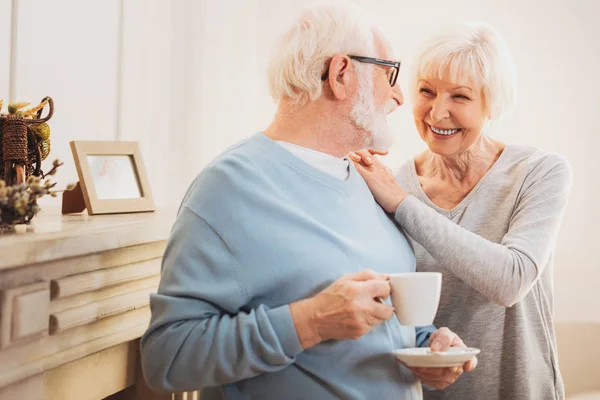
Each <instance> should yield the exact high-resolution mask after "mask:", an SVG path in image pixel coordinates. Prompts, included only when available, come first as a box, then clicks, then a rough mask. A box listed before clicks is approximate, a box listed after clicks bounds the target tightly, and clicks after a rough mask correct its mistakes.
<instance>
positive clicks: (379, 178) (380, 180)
mask: <svg viewBox="0 0 600 400" xmlns="http://www.w3.org/2000/svg"><path fill="white" fill-rule="evenodd" d="M375 155H387V152H379V151H375V150H359V151H356V152H351V153H350V154H348V157H349V158H350V160H352V162H353V163H354V165H355V166H356V169H357V170H358V172H359V173H360V174H361V176H362V177H363V179H364V180H365V182H366V183H367V185H368V186H369V189H371V192H372V193H373V197H374V198H375V200H376V201H377V202H378V203H379V205H380V206H381V207H382V208H383V209H384V210H385V211H386V212H388V213H394V212H395V211H396V209H397V208H398V206H399V205H400V203H402V201H403V200H404V199H405V198H406V196H408V194H407V193H406V192H405V191H404V189H402V187H401V186H400V184H399V183H398V181H396V178H394V174H392V171H391V170H390V169H389V168H388V167H387V166H386V165H384V164H383V163H382V162H381V161H380V160H378V159H377V158H376V157H375Z"/></svg>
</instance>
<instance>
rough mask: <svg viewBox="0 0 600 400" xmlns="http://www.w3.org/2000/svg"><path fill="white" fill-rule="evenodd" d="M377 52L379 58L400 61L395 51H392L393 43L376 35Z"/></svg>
mask: <svg viewBox="0 0 600 400" xmlns="http://www.w3.org/2000/svg"><path fill="white" fill-rule="evenodd" d="M375 51H376V52H377V55H376V57H377V58H381V59H384V60H390V61H398V59H397V58H396V56H395V54H394V50H393V49H392V45H391V43H390V42H389V41H388V40H387V39H385V38H383V37H381V36H380V35H375Z"/></svg>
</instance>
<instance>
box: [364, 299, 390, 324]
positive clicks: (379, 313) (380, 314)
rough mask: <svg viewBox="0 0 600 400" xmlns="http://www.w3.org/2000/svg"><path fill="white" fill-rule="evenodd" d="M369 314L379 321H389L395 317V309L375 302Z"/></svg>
mask: <svg viewBox="0 0 600 400" xmlns="http://www.w3.org/2000/svg"><path fill="white" fill-rule="evenodd" d="M369 314H371V316H372V317H374V318H377V319H378V320H381V321H389V320H390V319H392V317H393V316H394V308H393V307H392V306H390V305H389V304H381V303H379V302H373V306H372V307H371V310H370V311H369Z"/></svg>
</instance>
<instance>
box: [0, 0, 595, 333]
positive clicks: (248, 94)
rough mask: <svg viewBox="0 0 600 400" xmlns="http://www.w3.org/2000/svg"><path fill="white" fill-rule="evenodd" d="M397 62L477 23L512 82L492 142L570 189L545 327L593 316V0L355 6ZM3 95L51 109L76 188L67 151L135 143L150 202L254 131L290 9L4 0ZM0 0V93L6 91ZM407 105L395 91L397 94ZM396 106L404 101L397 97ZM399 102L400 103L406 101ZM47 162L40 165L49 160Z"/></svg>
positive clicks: (397, 124)
mask: <svg viewBox="0 0 600 400" xmlns="http://www.w3.org/2000/svg"><path fill="white" fill-rule="evenodd" d="M358 2H359V3H361V4H363V5H364V6H365V7H366V8H368V9H369V10H371V11H373V12H374V13H375V14H376V15H377V16H378V19H379V21H380V22H381V25H382V27H383V28H384V30H385V31H386V32H387V33H388V36H389V37H390V39H391V42H392V44H393V46H394V49H395V51H396V53H397V55H398V56H399V57H400V58H401V59H403V60H404V62H403V67H402V72H401V76H400V80H399V81H400V84H401V85H402V86H403V87H406V81H407V74H406V72H407V70H408V67H409V65H410V57H411V54H413V53H414V50H415V48H416V46H417V44H418V43H419V42H420V41H421V40H422V39H423V38H425V37H426V36H427V35H429V34H431V33H432V32H433V31H434V30H435V29H437V28H438V27H439V26H441V25H444V24H446V23H450V22H454V21H459V20H484V21H488V22H491V23H492V24H493V25H494V26H496V28H498V29H499V30H500V31H501V33H502V34H503V35H504V36H505V38H506V40H507V42H508V44H509V46H510V48H511V49H512V52H513V55H514V58H515V60H516V63H517V66H518V68H519V73H520V83H519V84H520V87H519V89H520V104H519V108H518V110H517V112H516V114H515V116H514V117H513V118H512V119H510V120H508V121H507V122H506V123H505V124H504V125H502V126H497V127H494V131H493V135H494V136H495V137H497V138H498V139H500V140H505V141H507V142H513V143H523V144H531V145H535V146H539V147H542V148H545V149H547V150H551V151H556V152H560V153H562V154H564V155H565V156H566V157H567V158H568V159H569V160H570V162H571V164H572V165H573V169H574V172H575V184H574V187H573V192H572V197H571V202H570V205H569V208H568V210H567V213H566V215H565V220H564V223H563V229H562V232H561V235H560V238H559V241H558V245H557V262H556V274H555V276H556V310H557V319H558V320H559V321H596V322H600V312H599V311H598V310H599V309H600V295H598V294H597V292H596V290H594V289H596V288H598V287H600V273H599V271H598V268H599V267H600V255H599V252H597V251H596V249H595V247H596V242H595V239H594V237H595V236H596V235H594V233H595V228H596V227H597V226H600V212H599V211H598V207H597V206H596V199H597V198H599V197H600V189H599V184H598V181H599V180H598V178H597V177H596V176H595V172H596V171H597V170H598V161H597V160H598V156H597V149H598V148H599V147H600V138H599V135H598V133H597V132H596V131H597V128H596V125H597V121H596V119H597V118H596V117H597V116H598V115H600V97H599V96H598V93H600V77H599V76H598V72H597V71H598V68H599V67H598V66H599V65H600V46H598V44H597V41H598V39H600V25H599V24H597V23H596V22H597V21H596V19H597V17H598V16H600V2H598V1H596V0H572V1H567V0H505V1H497V0H458V1H454V2H449V1H446V0H429V1H427V2H422V1H398V0H359V1H358ZM16 3H17V4H18V29H17V31H18V38H17V43H16V44H17V59H16V64H17V70H16V71H13V72H12V75H11V79H12V80H13V83H14V86H15V88H16V95H17V99H19V100H31V101H37V100H39V99H41V98H42V97H43V96H45V95H51V96H53V97H54V99H55V101H56V114H55V117H54V118H53V119H52V121H51V126H52V128H53V136H52V139H53V156H54V157H59V158H61V159H63V160H65V161H66V162H67V163H68V165H66V166H65V168H64V169H63V171H61V172H60V174H59V175H58V178H59V180H60V181H61V183H65V184H66V183H67V182H71V181H73V180H75V179H76V174H75V169H74V166H73V165H72V161H71V155H70V151H69V149H68V142H69V141H70V140H75V139H79V140H82V139H85V140H116V139H120V140H138V141H139V142H140V145H141V147H142V152H143V156H144V158H145V163H146V167H147V169H148V172H149V174H150V180H151V184H152V187H153V192H154V194H155V197H156V199H157V202H158V204H159V205H161V206H164V205H168V204H177V203H178V202H179V200H180V198H181V196H182V194H183V192H184V190H185V189H186V187H187V185H188V184H189V182H190V181H191V179H192V178H193V177H194V176H195V175H196V174H197V173H198V171H199V170H200V169H201V168H202V167H203V166H205V165H206V164H207V163H208V162H209V161H210V160H212V159H213V158H214V157H216V156H217V155H218V154H219V153H220V152H221V151H223V150H224V149H225V148H226V147H227V146H229V145H231V144H233V143H235V142H237V141H238V140H240V139H242V138H244V137H247V136H249V135H250V134H252V133H253V132H256V131H257V130H260V129H262V128H264V127H265V126H266V125H267V124H268V123H269V121H270V118H271V117H272V114H273V112H274V111H275V106H274V104H273V103H272V101H271V99H270V97H269V95H268V91H267V86H266V79H265V70H266V66H267V62H268V58H269V55H270V52H271V49H272V47H273V44H274V43H275V40H276V39H277V37H278V35H279V34H280V33H281V32H282V31H283V30H284V29H285V28H286V27H287V26H288V24H289V22H290V20H291V18H292V16H293V15H294V14H295V12H296V11H297V10H298V9H299V8H300V7H302V6H303V5H304V4H306V3H308V1H306V0H244V1H239V0H178V1H164V0H103V1H78V0H53V1H47V0H17V2H16ZM10 4H11V1H10V0H0V55H2V56H1V57H0V98H5V99H6V98H7V96H8V93H7V92H8V72H7V67H8V64H9V40H8V39H7V38H9V37H10V35H9V33H10V29H9V27H8V26H9V23H10V18H9V17H8V16H9V15H10ZM407 97H408V96H407ZM407 100H408V98H407ZM407 103H408V102H407ZM389 121H390V124H391V126H392V128H393V129H394V130H395V131H396V132H398V136H399V140H398V143H397V145H396V146H395V148H394V149H393V151H392V154H391V155H390V157H389V158H388V163H389V164H390V165H392V166H398V165H399V164H401V163H402V162H404V161H405V160H406V159H408V158H409V157H410V156H412V155H413V154H415V153H417V152H419V151H420V150H421V149H423V144H422V143H421V142H420V141H419V139H418V137H417V135H416V133H415V131H414V128H413V124H412V117H411V112H410V104H406V105H405V106H404V107H402V108H401V109H400V110H399V111H398V112H396V113H394V114H393V115H392V116H390V119H389ZM50 158H53V157H52V156H51V157H50Z"/></svg>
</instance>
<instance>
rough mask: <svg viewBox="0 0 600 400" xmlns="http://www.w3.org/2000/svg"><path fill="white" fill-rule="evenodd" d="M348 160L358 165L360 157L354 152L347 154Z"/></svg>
mask: <svg viewBox="0 0 600 400" xmlns="http://www.w3.org/2000/svg"><path fill="white" fill-rule="evenodd" d="M348 158H349V159H351V160H352V161H354V162H356V163H359V162H360V160H361V157H360V156H359V155H358V154H356V152H354V151H352V152H350V153H348Z"/></svg>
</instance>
